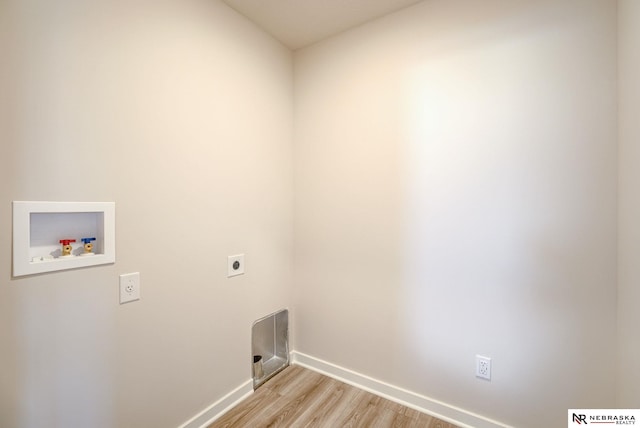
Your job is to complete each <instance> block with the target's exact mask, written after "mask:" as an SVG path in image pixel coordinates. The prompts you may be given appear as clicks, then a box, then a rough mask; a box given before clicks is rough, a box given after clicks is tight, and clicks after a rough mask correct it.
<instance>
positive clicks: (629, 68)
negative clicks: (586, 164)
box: [617, 0, 640, 409]
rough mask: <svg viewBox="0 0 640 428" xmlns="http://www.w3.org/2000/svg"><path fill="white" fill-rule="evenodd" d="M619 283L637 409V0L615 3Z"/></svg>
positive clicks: (626, 388)
mask: <svg viewBox="0 0 640 428" xmlns="http://www.w3.org/2000/svg"><path fill="white" fill-rule="evenodd" d="M618 8H619V9H618V25H619V38H618V42H619V44H618V55H619V63H618V64H619V69H618V72H619V74H618V75H619V86H618V88H619V90H618V98H619V104H618V107H619V108H618V115H619V132H620V134H619V141H620V146H619V147H620V148H619V150H620V154H619V159H620V162H619V165H620V166H619V168H620V180H619V186H620V189H619V198H620V212H619V235H618V239H619V247H618V249H619V253H618V254H619V256H618V257H619V266H620V270H619V285H618V350H619V366H618V402H617V405H618V406H619V407H622V408H634V409H635V408H640V336H639V335H638V326H639V325H640V312H639V311H638V302H640V264H638V254H640V221H639V219H640V193H639V191H638V189H640V169H639V168H638V163H639V162H640V145H639V144H638V142H639V141H640V123H638V111H640V82H638V76H640V54H639V53H638V46H640V2H637V1H627V0H622V1H620V2H618Z"/></svg>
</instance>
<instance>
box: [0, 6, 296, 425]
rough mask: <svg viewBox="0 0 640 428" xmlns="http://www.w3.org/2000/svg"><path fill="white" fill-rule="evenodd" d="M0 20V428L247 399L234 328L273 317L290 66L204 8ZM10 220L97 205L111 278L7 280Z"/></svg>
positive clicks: (245, 354)
mask: <svg viewBox="0 0 640 428" xmlns="http://www.w3.org/2000/svg"><path fill="white" fill-rule="evenodd" d="M0 20H2V22H1V23H0V33H1V37H0V43H1V45H0V49H2V63H3V65H2V67H0V93H1V94H2V96H1V97H0V112H1V113H2V114H0V120H1V121H2V123H1V124H0V125H1V126H0V142H1V144H2V155H1V156H0V192H1V193H0V213H1V214H0V242H2V245H1V246H0V260H1V262H0V348H1V349H2V350H1V351H0V367H2V370H0V426H2V427H7V428H27V427H29V428H31V427H42V426H56V427H94V428H111V427H151V426H157V427H175V426H178V425H180V424H182V423H183V422H186V421H187V420H188V419H189V418H191V417H192V416H194V415H195V414H196V413H198V412H199V411H201V410H202V409H204V408H205V407H207V406H208V405H210V404H211V403H213V402H214V401H216V400H217V399H219V398H221V397H222V396H224V395H226V394H227V393H229V392H230V391H232V390H233V389H235V388H236V387H238V386H239V385H241V384H243V383H244V382H247V381H249V379H250V377H251V324H252V322H253V321H254V320H256V319H258V318H260V317H262V316H264V315H267V314H269V313H271V312H273V311H275V310H277V309H280V308H282V307H283V306H286V304H287V302H288V295H289V294H288V291H289V290H288V288H289V285H290V280H291V270H292V269H291V247H292V226H291V224H292V219H291V213H292V184H291V183H292V166H291V158H292V155H291V116H292V92H291V91H292V83H291V82H292V58H291V53H290V52H289V51H288V50H287V49H285V48H283V47H282V46H281V45H280V44H279V43H277V42H275V41H274V40H273V39H272V38H271V37H269V36H267V35H265V34H264V33H263V32H262V31H261V30H259V29H257V27H255V26H254V25H253V24H251V23H249V22H248V21H247V20H246V19H245V18H243V17H241V16H240V15H238V14H237V13H236V12H235V11H233V10H231V9H230V8H228V7H227V6H226V5H224V4H222V3H221V2H219V1H212V0H175V1H174V0H166V1H141V0H133V1H132V0H127V1H124V0H122V1H120V0H109V1H98V0H96V1H80V0H77V1H76V0H61V1H55V2H50V1H46V0H27V1H22V0H20V1H18V0H16V1H13V0H8V1H2V2H0ZM12 200H47V201H48V200H54V201H114V202H115V203H116V229H117V231H116V239H117V248H116V259H117V261H116V263H115V265H110V266H103V267H95V268H87V269H78V270H73V271H66V272H57V273H52V274H45V275H38V276H32V277H26V278H19V279H12V278H11V252H10V250H11V235H10V233H11V232H10V231H11V201H12ZM238 253H244V254H245V258H246V273H245V275H243V276H238V277H235V278H232V279H227V277H226V269H227V256H228V255H233V254H238ZM129 272H140V278H141V284H142V299H141V300H140V301H139V302H135V303H129V304H126V305H122V306H120V305H118V275H119V274H122V273H129Z"/></svg>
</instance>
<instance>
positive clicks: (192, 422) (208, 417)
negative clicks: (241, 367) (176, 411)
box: [178, 379, 253, 428]
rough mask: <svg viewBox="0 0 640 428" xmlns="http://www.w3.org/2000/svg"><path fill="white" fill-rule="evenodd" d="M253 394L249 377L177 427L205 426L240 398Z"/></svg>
mask: <svg viewBox="0 0 640 428" xmlns="http://www.w3.org/2000/svg"><path fill="white" fill-rule="evenodd" d="M251 394H253V380H251V379H249V380H248V381H246V382H245V383H243V384H242V385H240V386H239V387H237V388H236V389H234V390H233V391H231V392H230V393H228V394H227V395H225V396H224V397H222V398H221V399H219V400H218V401H216V402H215V403H213V404H212V405H210V406H209V407H207V408H206V409H204V410H203V411H201V412H200V413H198V414H197V415H195V416H194V417H192V418H191V419H189V420H188V421H187V422H185V423H184V424H182V425H180V426H179V427H178V428H206V427H208V426H209V425H210V424H211V423H213V421H215V420H216V419H218V418H219V417H220V416H222V415H224V414H225V413H227V412H228V411H229V410H231V408H233V407H235V406H236V405H237V404H238V403H240V402H241V401H242V400H244V399H245V398H247V397H248V396H250V395H251Z"/></svg>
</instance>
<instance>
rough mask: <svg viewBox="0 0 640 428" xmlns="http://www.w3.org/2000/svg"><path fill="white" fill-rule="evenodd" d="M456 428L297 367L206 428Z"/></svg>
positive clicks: (286, 371)
mask: <svg viewBox="0 0 640 428" xmlns="http://www.w3.org/2000/svg"><path fill="white" fill-rule="evenodd" d="M222 427H235V428H245V427H250V428H260V427H325V428H338V427H350V428H355V427H363V428H364V427H366V428H370V427H371V428H386V427H393V428H396V427H397V428H400V427H402V428H408V427H411V428H414V427H415V428H417V427H420V428H457V427H456V426H455V425H452V424H450V423H448V422H444V421H441V420H439V419H436V418H434V417H432V416H429V415H426V414H424V413H420V412H418V411H416V410H413V409H409V408H407V407H404V406H401V405H400V404H397V403H394V402H392V401H389V400H386V399H384V398H381V397H378V396H376V395H373V394H370V393H368V392H366V391H363V390H361V389H358V388H356V387H353V386H350V385H347V384H345V383H342V382H339V381H337V380H335V379H332V378H329V377H327V376H324V375H321V374H319V373H316V372H314V371H312V370H308V369H305V368H302V367H300V366H295V365H294V366H289V367H287V368H286V369H284V370H283V371H282V372H280V373H279V374H277V375H276V376H274V377H273V378H272V379H270V380H269V381H267V382H266V383H264V384H263V385H262V386H261V387H259V388H258V389H257V390H256V391H255V393H254V394H252V395H251V396H250V397H248V398H247V399H246V400H244V401H242V402H241V403H240V404H238V405H237V406H236V407H235V408H233V409H231V410H230V411H229V412H228V413H226V414H224V415H223V416H222V417H221V418H220V419H218V420H217V421H215V422H214V423H213V424H212V425H209V428H222Z"/></svg>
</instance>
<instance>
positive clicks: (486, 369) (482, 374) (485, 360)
mask: <svg viewBox="0 0 640 428" xmlns="http://www.w3.org/2000/svg"><path fill="white" fill-rule="evenodd" d="M476 377H479V378H481V379H486V380H491V358H489V357H483V356H482V355H476Z"/></svg>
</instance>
